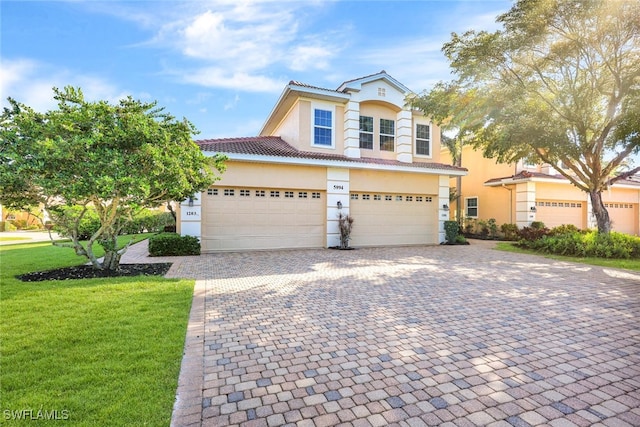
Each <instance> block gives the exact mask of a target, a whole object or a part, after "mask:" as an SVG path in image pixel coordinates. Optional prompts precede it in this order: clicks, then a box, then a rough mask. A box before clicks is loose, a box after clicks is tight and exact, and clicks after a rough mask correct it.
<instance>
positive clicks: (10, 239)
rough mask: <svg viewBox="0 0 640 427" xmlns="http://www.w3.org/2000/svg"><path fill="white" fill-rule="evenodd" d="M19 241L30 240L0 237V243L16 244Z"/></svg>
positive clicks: (26, 238)
mask: <svg viewBox="0 0 640 427" xmlns="http://www.w3.org/2000/svg"><path fill="white" fill-rule="evenodd" d="M19 240H31V239H30V238H28V237H0V242H17V241H19Z"/></svg>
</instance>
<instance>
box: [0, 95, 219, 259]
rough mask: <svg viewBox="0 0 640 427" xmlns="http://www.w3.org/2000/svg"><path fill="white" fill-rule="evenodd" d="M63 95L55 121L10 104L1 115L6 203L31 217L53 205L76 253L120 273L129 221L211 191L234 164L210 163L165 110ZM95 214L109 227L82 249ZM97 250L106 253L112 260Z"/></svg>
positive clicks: (0, 177) (0, 164) (52, 114)
mask: <svg viewBox="0 0 640 427" xmlns="http://www.w3.org/2000/svg"><path fill="white" fill-rule="evenodd" d="M54 94H55V95H54V98H55V100H56V101H57V102H58V106H57V109H53V110H49V111H47V112H45V113H39V112H36V111H35V110H33V109H32V108H30V107H29V106H27V105H24V104H22V103H20V102H18V101H16V100H14V99H12V98H9V107H8V108H5V109H4V111H3V113H2V116H0V181H1V182H2V186H1V187H0V202H1V203H2V204H3V205H5V206H7V207H10V208H14V209H24V210H31V211H33V207H34V206H44V209H45V210H46V212H47V213H48V214H49V216H50V217H51V219H52V220H53V222H54V223H55V224H56V225H57V226H58V227H61V228H62V230H63V232H64V234H66V235H68V236H70V237H71V240H72V242H71V244H66V245H70V246H72V247H73V249H74V250H75V252H76V253H77V254H78V255H81V256H85V257H87V258H88V259H89V261H90V262H91V263H92V264H93V266H94V267H95V268H97V269H104V270H115V269H117V268H118V266H119V263H120V258H121V256H122V254H123V253H124V252H125V251H126V249H127V247H126V246H125V247H124V248H119V247H118V246H117V243H116V242H117V240H116V238H117V236H118V234H119V233H120V231H121V228H122V227H123V226H124V225H125V223H126V221H128V220H130V219H131V218H132V216H133V215H135V214H136V212H138V211H139V210H140V209H142V208H144V207H154V206H159V205H160V204H163V203H167V202H168V201H171V200H175V201H182V200H185V199H186V198H187V197H189V196H191V195H193V194H195V193H197V192H199V191H201V190H203V189H205V188H207V187H208V186H210V185H211V184H212V183H213V182H214V181H215V180H216V179H217V175H216V174H215V173H214V170H215V171H217V172H218V173H221V172H222V171H223V170H224V158H223V157H215V158H207V157H205V156H204V155H203V154H202V152H201V150H200V149H199V148H198V146H197V145H196V144H195V143H194V142H193V141H192V139H191V136H192V134H194V133H196V129H195V128H194V126H193V125H192V124H191V123H190V122H188V121H187V120H185V119H183V120H177V119H176V118H175V117H173V116H171V115H170V114H168V113H166V112H164V110H163V109H162V108H159V107H158V106H157V103H156V102H151V103H146V102H141V101H139V100H134V99H132V98H131V97H128V98H126V99H122V100H120V101H119V103H117V104H111V103H108V102H105V101H97V102H89V101H87V100H85V99H84V96H83V94H82V91H81V90H80V89H79V88H73V87H66V88H64V89H63V90H59V89H57V88H54ZM90 210H94V211H95V212H96V213H97V215H98V217H99V219H100V227H99V229H98V230H97V231H96V232H95V233H94V234H93V235H92V236H91V237H90V239H89V240H88V241H87V242H82V241H80V239H79V234H80V233H79V226H80V223H81V221H82V219H83V218H84V217H85V215H87V212H89V211H90ZM95 243H98V244H99V245H101V246H102V247H103V248H104V249H105V256H104V259H103V260H102V262H101V261H99V260H98V259H97V257H96V256H95V254H94V250H93V245H94V244H95ZM58 244H59V243H58ZM63 245H65V244H63Z"/></svg>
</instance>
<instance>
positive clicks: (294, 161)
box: [204, 152, 467, 176]
mask: <svg viewBox="0 0 640 427" xmlns="http://www.w3.org/2000/svg"><path fill="white" fill-rule="evenodd" d="M216 154H217V153H213V152H204V155H205V156H207V157H213V156H215V155H216ZM220 154H224V155H225V156H227V157H228V158H229V160H240V161H245V162H256V163H275V164H285V165H300V166H325V167H333V168H349V169H369V170H382V171H393V172H410V173H421V174H429V175H448V176H465V175H467V172H465V171H455V170H443V169H422V168H412V167H408V166H396V165H384V164H373V163H360V162H350V161H340V160H324V159H301V158H296V157H279V156H257V155H255V154H239V153H220Z"/></svg>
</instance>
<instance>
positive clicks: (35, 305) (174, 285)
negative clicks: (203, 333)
mask: <svg viewBox="0 0 640 427" xmlns="http://www.w3.org/2000/svg"><path fill="white" fill-rule="evenodd" d="M85 261H86V260H85V259H83V258H80V257H78V256H76V255H75V254H74V252H73V250H71V249H68V248H60V247H55V246H52V245H51V244H50V243H30V244H24V245H11V246H5V247H0V316H1V318H2V321H1V324H0V337H1V339H2V346H1V348H0V363H1V372H0V375H1V384H0V399H1V400H0V410H1V411H2V412H1V413H0V423H6V424H10V425H29V426H31V425H40V424H50V423H51V421H46V420H40V421H30V420H28V421H18V422H16V421H11V420H9V421H8V420H6V418H7V413H6V412H5V411H6V410H9V411H21V410H32V411H33V412H32V414H33V416H34V417H35V416H36V415H37V412H38V410H42V411H49V413H51V411H57V414H58V416H65V415H66V416H68V420H67V421H65V425H76V426H93V425H114V426H125V425H152V426H156V425H169V422H170V419H171V411H172V407H173V402H174V397H175V391H176V387H177V380H178V374H179V370H180V363H181V359H182V350H183V345H184V338H185V333H186V326H187V321H188V315H189V309H190V306H191V298H192V293H193V285H194V283H193V281H192V280H172V279H164V278H161V277H139V278H107V279H91V280H69V281H48V282H32V283H23V282H20V281H19V280H17V279H15V277H14V276H15V275H17V274H23V273H27V272H32V271H41V270H48V269H52V268H57V267H64V266H72V265H78V264H83V263H84V262H85ZM63 411H64V412H63Z"/></svg>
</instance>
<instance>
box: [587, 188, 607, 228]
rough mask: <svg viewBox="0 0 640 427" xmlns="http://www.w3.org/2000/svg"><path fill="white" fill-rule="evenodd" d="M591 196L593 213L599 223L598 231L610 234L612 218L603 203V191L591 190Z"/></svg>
mask: <svg viewBox="0 0 640 427" xmlns="http://www.w3.org/2000/svg"><path fill="white" fill-rule="evenodd" d="M589 197H590V198H591V207H592V209H593V215H594V216H595V217H596V223H597V224H598V233H602V234H609V232H610V231H611V219H610V218H609V212H607V208H605V207H604V203H602V192H601V191H590V192H589Z"/></svg>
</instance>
